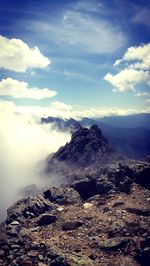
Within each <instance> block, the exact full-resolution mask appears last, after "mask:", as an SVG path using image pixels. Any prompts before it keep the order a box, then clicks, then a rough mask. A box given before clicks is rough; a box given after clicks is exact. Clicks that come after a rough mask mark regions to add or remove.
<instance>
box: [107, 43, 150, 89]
mask: <svg viewBox="0 0 150 266" xmlns="http://www.w3.org/2000/svg"><path fill="white" fill-rule="evenodd" d="M121 63H125V68H124V69H122V70H121V71H120V72H119V73H118V74H116V75H112V74H110V73H107V74H106V75H105V76H104V80H106V81H108V82H109V83H110V84H112V85H113V86H114V90H113V91H121V92H123V91H130V90H131V91H135V90H136V86H137V85H139V84H143V85H145V84H146V85H147V86H150V71H149V69H150V43H148V44H145V45H141V46H134V47H130V48H128V50H127V52H126V53H125V54H124V56H123V58H121V59H117V60H116V61H115V63H114V66H119V65H121V67H123V66H122V64H121Z"/></svg>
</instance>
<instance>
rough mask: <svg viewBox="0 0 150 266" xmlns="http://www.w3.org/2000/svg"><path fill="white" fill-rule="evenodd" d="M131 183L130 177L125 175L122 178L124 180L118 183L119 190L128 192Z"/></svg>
mask: <svg viewBox="0 0 150 266" xmlns="http://www.w3.org/2000/svg"><path fill="white" fill-rule="evenodd" d="M131 184H132V181H131V179H130V178H128V177H127V176H126V177H125V178H124V180H123V181H122V182H120V184H119V190H120V191H121V192H125V193H128V192H130V187H131Z"/></svg>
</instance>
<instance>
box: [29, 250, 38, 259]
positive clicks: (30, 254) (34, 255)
mask: <svg viewBox="0 0 150 266" xmlns="http://www.w3.org/2000/svg"><path fill="white" fill-rule="evenodd" d="M27 255H28V256H29V257H32V258H35V257H37V255H38V252H37V251H29V252H28V253H27Z"/></svg>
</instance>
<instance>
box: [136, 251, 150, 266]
mask: <svg viewBox="0 0 150 266" xmlns="http://www.w3.org/2000/svg"><path fill="white" fill-rule="evenodd" d="M135 258H136V260H137V261H138V262H139V263H140V265H142V266H149V262H150V247H146V248H144V249H143V250H142V251H140V252H139V254H138V255H137V256H136V257H135Z"/></svg>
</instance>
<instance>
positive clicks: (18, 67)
mask: <svg viewBox="0 0 150 266" xmlns="http://www.w3.org/2000/svg"><path fill="white" fill-rule="evenodd" d="M0 51H1V52H0V68H4V69H8V70H12V71H16V72H25V71H26V70H27V69H28V68H46V67H47V66H48V65H49V64H50V60H49V59H48V58H47V57H45V56H44V55H43V54H42V53H41V52H40V50H39V49H38V47H36V46H35V47H32V48H30V47H29V46H28V45H27V44H26V43H25V42H23V41H22V40H20V39H14V38H13V39H8V38H6V37H3V36H1V35H0Z"/></svg>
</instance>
